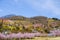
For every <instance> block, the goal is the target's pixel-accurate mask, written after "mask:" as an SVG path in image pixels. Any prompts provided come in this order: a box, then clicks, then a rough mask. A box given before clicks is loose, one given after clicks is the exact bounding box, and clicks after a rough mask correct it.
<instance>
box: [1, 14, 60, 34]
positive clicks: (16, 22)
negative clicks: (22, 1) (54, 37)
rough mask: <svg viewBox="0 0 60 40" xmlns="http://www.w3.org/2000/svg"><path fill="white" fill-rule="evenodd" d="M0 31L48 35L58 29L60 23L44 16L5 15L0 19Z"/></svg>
mask: <svg viewBox="0 0 60 40" xmlns="http://www.w3.org/2000/svg"><path fill="white" fill-rule="evenodd" d="M11 28H12V29H11ZM0 29H1V30H0V31H1V32H3V31H5V30H9V31H10V32H19V31H20V32H41V33H50V31H51V30H55V29H60V21H59V19H58V20H57V18H48V17H44V16H35V17H31V18H27V17H24V16H18V15H7V16H3V17H1V18H0ZM2 29H4V30H2ZM34 30H35V31H34Z"/></svg>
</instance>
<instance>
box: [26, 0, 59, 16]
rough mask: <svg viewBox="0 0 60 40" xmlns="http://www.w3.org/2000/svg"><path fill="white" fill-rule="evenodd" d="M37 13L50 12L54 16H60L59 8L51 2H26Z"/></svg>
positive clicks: (42, 0)
mask: <svg viewBox="0 0 60 40" xmlns="http://www.w3.org/2000/svg"><path fill="white" fill-rule="evenodd" d="M26 2H27V3H28V4H30V5H31V7H32V8H34V9H35V10H37V11H41V10H42V11H43V10H45V9H46V10H50V11H51V12H52V13H53V14H55V15H60V8H58V7H56V5H55V4H54V1H53V0H26Z"/></svg>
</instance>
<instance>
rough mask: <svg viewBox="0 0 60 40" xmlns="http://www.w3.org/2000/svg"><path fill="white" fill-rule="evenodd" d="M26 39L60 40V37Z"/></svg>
mask: <svg viewBox="0 0 60 40" xmlns="http://www.w3.org/2000/svg"><path fill="white" fill-rule="evenodd" d="M26 40H60V37H35V38H34V39H26Z"/></svg>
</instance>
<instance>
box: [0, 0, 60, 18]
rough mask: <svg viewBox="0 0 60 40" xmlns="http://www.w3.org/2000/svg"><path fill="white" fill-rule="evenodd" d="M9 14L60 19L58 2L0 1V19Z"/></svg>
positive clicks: (33, 0) (34, 0) (46, 0)
mask: <svg viewBox="0 0 60 40" xmlns="http://www.w3.org/2000/svg"><path fill="white" fill-rule="evenodd" d="M9 14H16V15H22V16H26V17H33V16H47V17H56V18H60V0H0V17H1V16H5V15H9Z"/></svg>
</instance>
